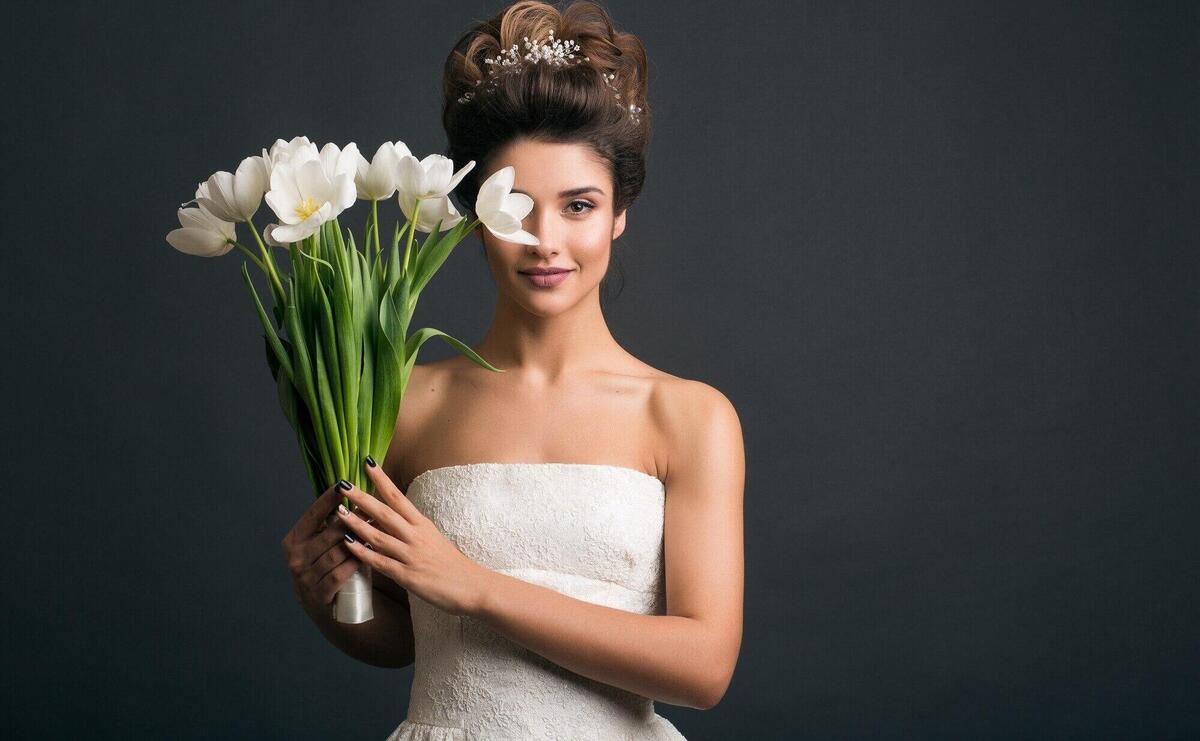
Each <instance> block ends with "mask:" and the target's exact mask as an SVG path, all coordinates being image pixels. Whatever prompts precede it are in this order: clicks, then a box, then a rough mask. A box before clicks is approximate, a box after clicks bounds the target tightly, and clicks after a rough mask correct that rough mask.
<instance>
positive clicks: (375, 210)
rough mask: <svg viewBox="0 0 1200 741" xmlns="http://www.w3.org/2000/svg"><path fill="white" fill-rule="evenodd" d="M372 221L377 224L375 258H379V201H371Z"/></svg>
mask: <svg viewBox="0 0 1200 741" xmlns="http://www.w3.org/2000/svg"><path fill="white" fill-rule="evenodd" d="M371 223H372V224H374V226H375V259H376V260H378V259H379V251H380V247H379V201H371Z"/></svg>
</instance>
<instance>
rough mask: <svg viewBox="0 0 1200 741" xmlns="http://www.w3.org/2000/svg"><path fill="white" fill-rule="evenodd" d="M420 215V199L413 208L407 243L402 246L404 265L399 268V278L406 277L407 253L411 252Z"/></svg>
mask: <svg viewBox="0 0 1200 741" xmlns="http://www.w3.org/2000/svg"><path fill="white" fill-rule="evenodd" d="M420 215H421V199H420V198H418V199H417V205H415V206H413V215H412V228H410V229H409V230H408V243H407V244H405V245H404V264H403V265H401V266H400V275H401V277H403V276H407V275H408V263H409V257H408V256H409V253H411V252H412V243H413V234H415V233H416V231H417V218H418V217H419V216H420Z"/></svg>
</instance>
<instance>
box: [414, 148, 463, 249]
mask: <svg viewBox="0 0 1200 741" xmlns="http://www.w3.org/2000/svg"><path fill="white" fill-rule="evenodd" d="M474 166H475V160H471V161H470V162H468V163H467V164H465V165H463V166H462V169H460V170H459V171H458V172H454V160H452V159H450V158H449V157H445V156H443V155H440V154H431V155H429V156H428V157H426V158H425V159H423V160H420V161H418V160H417V158H416V157H414V156H412V155H411V154H409V155H404V156H402V157H400V166H399V169H398V180H397V182H396V189H397V191H398V192H399V196H398V200H399V201H400V210H401V211H403V212H404V215H405V216H406V217H408V219H409V220H412V216H413V211H415V210H416V205H417V201H420V202H421V210H420V213H418V215H417V224H416V228H417V229H418V230H419V231H422V232H426V233H429V232H432V231H433V228H434V227H435V226H437V222H438V221H439V220H441V222H442V231H445V230H447V229H449V228H450V227H452V226H454V225H455V224H457V223H458V222H459V221H461V220H462V216H461V215H459V213H458V211H457V210H456V209H455V208H454V204H453V203H451V202H450V197H449V193H450V191H452V190H454V186H456V185H458V183H459V181H460V180H462V179H463V176H464V175H466V174H467V173H468V172H470V170H471V168H472V167H474Z"/></svg>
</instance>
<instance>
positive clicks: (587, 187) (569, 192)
mask: <svg viewBox="0 0 1200 741" xmlns="http://www.w3.org/2000/svg"><path fill="white" fill-rule="evenodd" d="M592 191H596V192H597V193H599V194H600V195H604V191H602V190H600V189H599V188H597V187H596V186H594V185H584V186H583V187H580V188H571V189H570V190H564V191H562V192H560V193H559V194H558V197H559V198H566V197H568V196H578V195H582V194H584V193H590V192H592ZM511 192H512V193H524V194H525V195H529V194H528V193H525V191H523V190H520V189H519V188H513V189H512V191H511Z"/></svg>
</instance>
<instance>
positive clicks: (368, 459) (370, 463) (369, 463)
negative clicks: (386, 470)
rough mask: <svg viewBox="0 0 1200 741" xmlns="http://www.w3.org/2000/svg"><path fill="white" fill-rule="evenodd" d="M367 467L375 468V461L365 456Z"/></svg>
mask: <svg viewBox="0 0 1200 741" xmlns="http://www.w3.org/2000/svg"><path fill="white" fill-rule="evenodd" d="M367 465H368V466H370V467H371V468H374V467H375V459H374V458H372V457H371V456H369V455H368V456H367Z"/></svg>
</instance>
